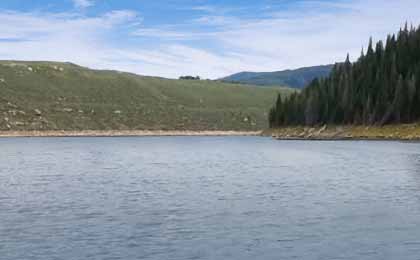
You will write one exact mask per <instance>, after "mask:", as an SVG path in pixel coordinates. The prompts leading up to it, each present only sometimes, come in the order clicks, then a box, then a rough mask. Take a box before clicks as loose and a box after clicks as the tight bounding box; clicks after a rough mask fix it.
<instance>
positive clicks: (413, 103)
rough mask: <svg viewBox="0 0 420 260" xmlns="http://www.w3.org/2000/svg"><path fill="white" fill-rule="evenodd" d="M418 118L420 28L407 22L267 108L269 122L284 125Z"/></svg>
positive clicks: (378, 122) (415, 119)
mask: <svg viewBox="0 0 420 260" xmlns="http://www.w3.org/2000/svg"><path fill="white" fill-rule="evenodd" d="M419 119H420V27H419V28H417V29H415V28H413V27H411V29H408V26H407V25H406V26H405V28H404V29H401V30H400V31H399V33H398V35H389V36H388V37H387V40H386V44H385V45H384V43H383V42H382V41H379V42H378V43H376V46H375V47H374V46H373V43H372V39H370V41H369V46H368V49H367V52H366V54H365V53H364V51H363V50H362V54H361V56H360V58H359V59H358V60H357V61H356V62H354V63H351V62H350V59H349V56H348V55H347V59H346V61H345V62H344V63H337V64H336V65H335V66H334V68H333V70H332V72H331V74H330V75H329V76H328V77H326V78H323V79H315V80H313V81H312V82H311V83H310V84H309V85H308V86H307V87H306V88H305V89H304V90H302V92H300V93H297V92H296V93H294V94H292V95H290V96H288V97H282V96H281V95H280V94H279V96H278V98H277V102H276V104H275V105H274V107H273V108H272V109H271V110H270V113H269V122H270V127H280V126H285V125H307V126H313V125H320V124H357V125H373V124H378V125H384V124H391V123H410V122H414V121H417V120H419Z"/></svg>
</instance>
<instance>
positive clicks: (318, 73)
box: [220, 65, 334, 89]
mask: <svg viewBox="0 0 420 260" xmlns="http://www.w3.org/2000/svg"><path fill="white" fill-rule="evenodd" d="M333 66H334V65H322V66H314V67H306V68H300V69H296V70H284V71H276V72H240V73H237V74H233V75H231V76H228V77H225V78H222V79H220V80H221V81H223V82H231V83H242V84H251V85H259V86H286V87H291V88H298V89H301V88H304V87H305V86H306V85H308V84H309V83H310V82H311V81H312V80H313V79H315V78H319V77H327V76H328V75H329V74H330V72H331V69H332V68H333Z"/></svg>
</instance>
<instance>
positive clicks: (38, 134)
mask: <svg viewBox="0 0 420 260" xmlns="http://www.w3.org/2000/svg"><path fill="white" fill-rule="evenodd" d="M260 134H261V131H163V130H162V131H160V130H150V131H149V130H124V131H119V130H118V131H114V130H110V131H99V130H98V131H97V130H86V131H0V137H118V136H121V137H122V136H258V135H260Z"/></svg>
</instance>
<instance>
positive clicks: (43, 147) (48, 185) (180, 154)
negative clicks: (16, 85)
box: [0, 137, 420, 260]
mask: <svg viewBox="0 0 420 260" xmlns="http://www.w3.org/2000/svg"><path fill="white" fill-rule="evenodd" d="M0 256H1V257H0V258H1V259H12V260H15V259H47V260H48V259H95V260H96V259H159V260H160V259H241V260H242V259H416V260H418V259H420V258H419V256H420V144H418V143H398V142H302V141H300V142H296V141H275V140H272V139H270V138H259V137H147V138H131V137H130V138H18V139H0Z"/></svg>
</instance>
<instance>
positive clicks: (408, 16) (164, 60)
mask: <svg viewBox="0 0 420 260" xmlns="http://www.w3.org/2000/svg"><path fill="white" fill-rule="evenodd" d="M201 9H204V8H201ZM210 9H211V8H209V7H208V8H207V9H206V10H210ZM273 9H274V8H270V10H269V11H270V12H271V13H270V14H269V15H268V14H265V16H264V18H258V19H257V18H249V17H248V18H243V17H238V16H233V15H217V13H206V15H205V16H202V17H200V18H195V19H194V20H190V21H182V22H180V24H171V25H159V26H155V27H143V25H142V20H141V17H138V15H137V14H136V13H135V12H133V11H129V10H122V11H112V12H109V13H106V14H103V15H100V16H96V17H84V16H81V15H80V14H76V13H62V14H46V13H21V12H6V11H2V12H1V11H0V20H1V21H2V23H0V59H19V60H53V61H71V62H74V63H78V64H80V65H84V66H89V67H93V68H100V69H117V70H124V71H130V72H134V73H139V74H144V75H155V76H164V77H173V78H176V77H178V76H180V75H185V74H191V75H200V76H202V77H205V78H218V77H222V76H225V75H227V74H230V73H235V72H239V71H243V70H247V71H271V70H281V69H287V68H296V67H301V66H310V65H318V64H327V63H333V62H336V61H341V60H343V59H344V58H345V56H346V53H347V52H349V53H350V54H351V56H352V57H353V59H355V58H357V56H358V55H359V54H360V51H361V48H362V46H363V45H366V44H367V42H368V39H369V37H370V36H373V37H374V39H375V40H379V39H384V38H385V37H386V35H387V34H388V33H394V32H396V30H398V28H399V27H400V26H402V25H403V24H404V23H405V21H408V22H409V23H410V22H412V23H413V24H415V25H418V24H420V17H419V16H418V10H420V2H419V1H418V0H401V1H392V2H391V1H382V0H366V1H363V2H362V1H361V0H352V1H345V2H344V1H342V2H340V3H338V4H337V3H335V4H326V3H325V2H314V1H307V2H303V3H302V4H301V5H300V6H298V7H297V9H295V10H294V11H291V10H287V11H280V12H279V11H277V12H275V13H273ZM115 35H118V36H115ZM116 37H122V38H121V39H119V38H116ZM144 42H148V44H147V43H144Z"/></svg>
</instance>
